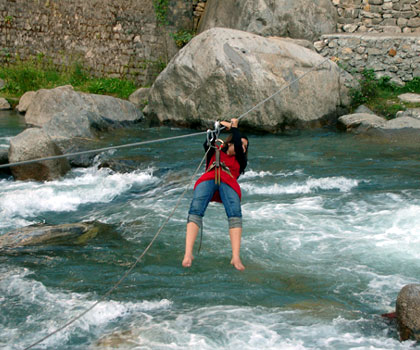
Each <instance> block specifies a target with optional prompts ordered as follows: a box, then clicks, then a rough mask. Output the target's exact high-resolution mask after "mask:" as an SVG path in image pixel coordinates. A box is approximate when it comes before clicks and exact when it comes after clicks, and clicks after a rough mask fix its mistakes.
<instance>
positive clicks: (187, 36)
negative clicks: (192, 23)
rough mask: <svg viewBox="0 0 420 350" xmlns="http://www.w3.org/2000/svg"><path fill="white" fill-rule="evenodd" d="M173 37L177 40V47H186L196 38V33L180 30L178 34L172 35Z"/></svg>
mask: <svg viewBox="0 0 420 350" xmlns="http://www.w3.org/2000/svg"><path fill="white" fill-rule="evenodd" d="M170 35H171V37H172V38H173V39H174V40H175V43H176V46H178V47H180V48H181V47H184V46H185V45H187V44H188V43H189V42H190V40H191V39H192V38H193V37H194V33H193V32H191V31H188V30H179V31H178V32H176V33H171V34H170Z"/></svg>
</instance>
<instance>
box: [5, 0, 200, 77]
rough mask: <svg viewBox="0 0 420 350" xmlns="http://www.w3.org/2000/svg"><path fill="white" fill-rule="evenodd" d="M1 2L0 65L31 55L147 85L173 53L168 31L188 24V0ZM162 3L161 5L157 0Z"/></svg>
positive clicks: (170, 31) (190, 5)
mask: <svg viewBox="0 0 420 350" xmlns="http://www.w3.org/2000/svg"><path fill="white" fill-rule="evenodd" d="M153 1H155V0H124V1H114V0H0V43H1V46H0V64H5V63H7V62H10V61H12V62H13V61H14V60H15V59H16V57H17V56H18V57H19V58H20V59H22V60H26V59H29V58H34V57H45V58H49V59H52V61H53V63H54V64H55V65H56V66H57V67H60V66H61V67H62V66H63V65H64V66H66V65H72V64H74V63H75V62H78V63H80V64H81V65H82V66H84V67H85V68H86V69H88V70H89V71H90V72H91V73H92V74H94V75H100V76H108V77H124V78H127V79H131V80H134V81H136V82H137V83H138V84H139V85H147V84H150V83H151V82H152V81H153V80H154V78H155V77H156V75H157V74H158V73H159V71H160V70H161V69H162V67H163V66H164V65H165V64H166V63H167V61H168V60H169V59H170V58H171V57H172V56H173V55H174V54H175V53H176V52H177V48H176V45H175V43H174V40H173V39H172V38H171V37H170V33H174V32H176V31H177V30H179V29H187V30H191V29H192V27H193V19H192V16H193V15H192V3H191V0H170V1H168V2H169V8H168V11H167V13H166V15H165V22H166V23H165V25H160V24H159V23H158V21H157V19H156V13H155V9H154V6H153ZM162 3H164V2H163V1H162Z"/></svg>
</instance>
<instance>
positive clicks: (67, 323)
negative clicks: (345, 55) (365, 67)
mask: <svg viewBox="0 0 420 350" xmlns="http://www.w3.org/2000/svg"><path fill="white" fill-rule="evenodd" d="M328 60H329V58H327V59H325V60H323V61H322V62H321V63H319V64H317V65H316V66H314V67H313V68H311V69H310V70H309V71H307V72H306V73H304V74H302V75H301V76H300V77H298V78H296V79H294V80H293V81H291V82H290V83H289V84H287V85H286V86H284V87H283V88H281V89H280V90H278V91H276V92H275V93H274V94H272V95H270V96H269V97H267V98H266V99H265V100H263V101H261V102H259V103H258V104H256V105H255V106H254V107H252V108H251V109H250V110H248V111H247V112H245V113H243V114H241V115H240V116H239V117H238V120H240V119H242V118H244V117H245V116H246V115H248V114H249V113H251V112H252V111H254V110H255V109H257V108H258V107H260V106H261V105H263V104H264V103H265V102H267V101H268V100H270V99H272V98H273V97H274V96H276V95H278V94H279V93H280V92H282V91H283V90H285V89H286V88H288V87H290V86H291V85H292V84H294V83H296V82H297V81H299V80H300V79H302V78H303V77H305V76H306V75H307V74H309V73H310V72H312V71H314V70H315V69H316V68H318V67H319V66H321V65H322V64H324V63H325V62H326V61H328ZM216 123H218V122H216ZM216 125H217V124H215V129H216V130H214V131H217V132H218V133H220V131H221V130H224V129H225V127H224V126H222V127H220V124H219V125H218V126H217V127H216ZM212 131H213V130H210V132H212ZM206 133H207V135H209V133H208V131H206V132H198V133H194V134H188V135H182V136H174V137H168V138H165V139H158V140H151V141H143V142H135V143H130V144H125V145H119V146H112V147H105V148H100V149H96V150H90V151H83V152H76V153H69V154H63V155H59V156H51V157H46V158H39V159H32V160H28V161H22V162H16V163H10V164H3V165H0V168H5V167H11V166H16V165H24V164H30V163H35V162H39V161H43V160H52V159H59V158H66V157H72V156H78V155H83V154H89V153H99V152H103V151H108V150H112V149H119V148H127V147H135V146H141V145H145V144H150V143H157V142H162V141H168V140H175V139H181V138H185V137H190V136H197V135H203V134H206ZM210 149H211V147H209V149H208V150H207V152H206V154H205V155H204V157H203V158H202V160H201V162H200V164H199V165H198V167H197V169H196V170H195V172H194V174H193V175H192V176H191V179H190V181H189V183H188V185H187V186H186V188H185V190H184V192H183V193H182V194H181V196H180V197H179V198H178V201H177V203H176V205H175V207H174V208H173V209H172V211H171V213H170V214H169V215H168V217H167V218H166V220H165V221H164V223H163V224H162V225H161V226H160V228H159V229H158V231H157V232H156V234H155V235H154V236H153V238H152V240H151V241H150V243H149V245H148V246H147V247H146V248H145V250H144V251H143V253H142V254H141V255H140V256H139V257H138V258H137V259H136V261H135V262H134V263H133V264H132V265H131V266H130V268H129V269H128V270H127V271H126V272H125V273H124V275H123V276H122V277H121V278H120V279H119V280H118V281H117V283H116V284H115V285H114V286H113V287H112V288H111V289H109V290H108V292H107V293H105V294H104V295H103V296H102V297H101V298H100V299H99V300H98V301H96V302H95V303H94V304H92V305H91V306H90V307H89V308H87V309H86V310H85V311H83V312H82V313H80V314H79V315H77V316H76V317H74V318H72V319H71V320H70V321H68V322H66V323H65V324H64V325H63V326H61V327H59V328H57V329H56V330H55V331H53V332H51V333H49V334H47V335H46V336H44V337H43V338H41V339H39V340H38V341H36V342H35V343H33V344H31V345H30V346H28V347H26V348H24V349H23V350H29V349H31V348H33V347H34V346H36V345H38V344H40V343H42V342H43V341H44V340H46V339H48V338H50V337H51V336H53V335H54V334H57V333H58V332H60V331H62V330H63V329H65V328H67V327H68V326H70V325H71V324H72V323H74V322H76V321H77V320H78V319H80V318H82V317H83V316H84V315H86V314H87V313H88V312H89V311H91V310H92V309H93V308H94V307H96V306H97V305H98V304H99V303H101V302H102V301H104V300H105V298H106V297H108V296H109V295H110V294H111V293H112V292H113V291H114V290H115V289H117V288H118V286H119V285H120V284H121V283H122V282H123V281H124V280H125V279H126V278H127V276H128V275H129V274H130V273H131V271H132V270H133V269H134V268H135V267H136V265H137V264H138V263H139V262H140V260H141V259H142V258H143V257H144V256H145V255H146V253H147V252H148V251H149V249H150V248H151V247H152V245H153V243H154V242H155V240H156V239H157V237H158V236H159V234H160V233H161V232H162V230H163V228H164V227H165V226H166V224H167V223H168V222H169V220H170V219H171V217H172V216H173V215H174V214H175V210H176V209H177V208H178V206H179V204H180V202H181V199H182V198H183V197H184V196H185V194H186V193H187V190H188V188H189V186H190V184H191V182H192V180H193V179H194V177H195V176H196V175H197V173H198V170H199V169H200V168H201V166H202V164H203V162H204V160H205V159H206V157H207V154H208V152H209V150H210ZM200 248H201V242H200Z"/></svg>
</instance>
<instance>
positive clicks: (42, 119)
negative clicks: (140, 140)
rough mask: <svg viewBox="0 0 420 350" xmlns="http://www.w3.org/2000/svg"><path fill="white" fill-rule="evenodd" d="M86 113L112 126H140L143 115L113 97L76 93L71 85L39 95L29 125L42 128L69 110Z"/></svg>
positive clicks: (29, 114) (29, 113)
mask: <svg viewBox="0 0 420 350" xmlns="http://www.w3.org/2000/svg"><path fill="white" fill-rule="evenodd" d="M82 109H84V110H86V111H90V112H93V113H96V114H98V115H99V116H100V117H101V118H102V119H103V120H104V121H106V122H107V123H108V124H109V125H112V126H116V127H117V126H121V125H123V126H124V125H126V124H129V123H136V122H139V121H140V120H142V118H143V115H142V113H141V111H140V110H139V109H138V108H136V106H134V105H133V104H132V103H131V102H129V101H125V100H121V99H119V98H114V97H111V96H104V95H95V94H85V93H80V92H76V91H74V90H73V87H72V86H70V85H66V86H60V87H57V88H55V89H50V90H47V89H41V90H38V91H36V93H35V95H34V96H33V98H32V102H31V103H30V104H29V106H28V108H27V111H26V114H25V121H26V123H27V124H29V125H32V126H39V127H42V126H43V125H44V124H46V123H48V122H49V121H50V120H51V119H52V118H53V117H54V116H55V115H56V114H57V113H61V112H63V111H65V110H82Z"/></svg>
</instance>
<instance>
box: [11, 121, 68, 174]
mask: <svg viewBox="0 0 420 350" xmlns="http://www.w3.org/2000/svg"><path fill="white" fill-rule="evenodd" d="M60 154H62V153H61V151H60V149H59V148H58V147H57V145H56V144H55V143H54V142H53V141H52V140H51V139H50V137H49V136H48V135H47V134H46V132H45V131H44V130H42V129H39V128H29V129H26V130H25V131H23V132H22V133H20V134H19V135H17V136H15V137H13V138H12V139H11V140H10V148H9V161H10V163H15V162H20V161H25V160H30V159H37V158H43V157H48V156H56V155H60ZM68 170H70V165H69V163H68V161H67V159H65V158H61V159H56V160H46V161H42V162H38V163H32V164H27V165H19V166H13V167H11V171H12V174H13V176H14V178H15V179H16V180H36V181H45V180H53V179H57V178H59V177H60V176H62V175H64V174H65V173H66V172H67V171H68Z"/></svg>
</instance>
